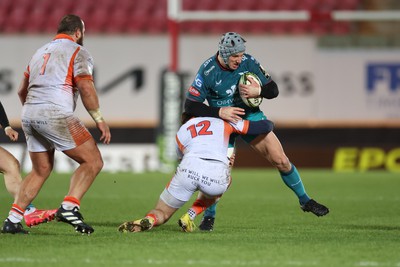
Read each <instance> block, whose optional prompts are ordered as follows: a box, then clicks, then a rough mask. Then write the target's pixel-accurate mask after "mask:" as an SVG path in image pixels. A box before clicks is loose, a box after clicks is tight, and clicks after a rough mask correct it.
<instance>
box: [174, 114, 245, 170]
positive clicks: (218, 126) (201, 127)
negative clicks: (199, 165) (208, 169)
mask: <svg viewBox="0 0 400 267" xmlns="http://www.w3.org/2000/svg"><path fill="white" fill-rule="evenodd" d="M248 129H249V121H247V120H242V121H239V122H238V123H236V124H234V123H229V122H226V121H224V120H221V119H218V118H211V117H196V118H192V119H190V120H189V121H188V122H186V123H185V124H183V125H182V126H181V127H180V128H179V131H178V133H177V134H176V143H177V152H178V155H180V156H185V157H190V156H191V157H197V158H204V159H214V160H219V161H222V162H225V163H226V164H228V157H227V151H228V142H229V136H230V135H231V134H232V133H238V134H246V133H247V131H248Z"/></svg>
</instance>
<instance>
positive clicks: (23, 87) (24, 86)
mask: <svg viewBox="0 0 400 267" xmlns="http://www.w3.org/2000/svg"><path fill="white" fill-rule="evenodd" d="M28 86H29V74H27V73H24V77H23V78H22V80H21V82H20V84H19V87H18V97H19V100H20V101H21V104H22V105H24V104H25V101H26V96H27V95H28Z"/></svg>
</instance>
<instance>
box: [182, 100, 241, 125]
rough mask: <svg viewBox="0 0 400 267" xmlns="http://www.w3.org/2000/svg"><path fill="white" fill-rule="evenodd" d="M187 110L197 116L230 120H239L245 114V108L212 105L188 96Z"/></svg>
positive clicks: (186, 101)
mask: <svg viewBox="0 0 400 267" xmlns="http://www.w3.org/2000/svg"><path fill="white" fill-rule="evenodd" d="M185 111H186V112H187V113H189V114H192V115H193V116H196V117H213V118H221V119H223V120H226V121H229V122H237V121H239V120H241V119H242V118H241V117H240V116H243V115H244V114H245V112H244V109H242V108H237V107H210V106H207V105H206V104H204V103H200V102H196V101H192V100H189V99H187V98H186V100H185Z"/></svg>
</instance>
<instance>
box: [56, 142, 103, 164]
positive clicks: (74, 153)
mask: <svg viewBox="0 0 400 267" xmlns="http://www.w3.org/2000/svg"><path fill="white" fill-rule="evenodd" d="M63 153H64V154H65V155H67V156H68V157H70V158H71V159H73V160H75V161H76V162H77V163H79V164H82V163H85V162H86V163H91V164H94V165H102V164H103V159H102V157H101V153H100V150H99V148H98V147H97V144H96V142H95V141H94V139H93V138H92V137H91V138H89V140H87V141H86V142H84V143H83V144H80V145H79V146H77V147H75V148H73V149H69V150H64V151H63Z"/></svg>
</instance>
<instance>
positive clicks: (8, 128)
mask: <svg viewBox="0 0 400 267" xmlns="http://www.w3.org/2000/svg"><path fill="white" fill-rule="evenodd" d="M8 130H12V128H11V126H10V125H9V126H7V127H6V128H4V132H7V131H8Z"/></svg>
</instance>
